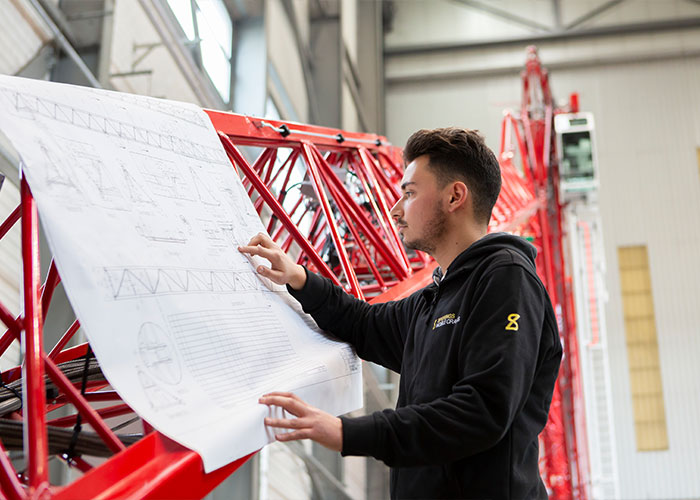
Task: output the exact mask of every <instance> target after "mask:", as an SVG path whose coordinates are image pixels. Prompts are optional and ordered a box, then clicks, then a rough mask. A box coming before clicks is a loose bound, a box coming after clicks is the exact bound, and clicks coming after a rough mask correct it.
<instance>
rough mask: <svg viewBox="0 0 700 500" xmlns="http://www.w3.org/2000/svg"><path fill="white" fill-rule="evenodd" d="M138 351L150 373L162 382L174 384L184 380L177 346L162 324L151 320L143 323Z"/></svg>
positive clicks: (139, 335)
mask: <svg viewBox="0 0 700 500" xmlns="http://www.w3.org/2000/svg"><path fill="white" fill-rule="evenodd" d="M138 351H139V357H140V358H141V361H142V362H143V364H144V365H145V366H146V368H147V369H148V371H149V373H150V374H151V375H153V376H154V377H155V378H157V379H158V380H160V381H161V382H165V383H166V384H171V385H174V384H177V383H179V382H180V380H182V369H181V368H180V362H179V361H178V359H177V355H176V354H175V346H174V345H173V344H172V341H171V340H170V338H169V337H168V334H167V333H165V331H164V330H163V329H162V328H161V327H160V326H158V325H156V324H155V323H151V322H146V323H144V324H143V325H141V328H140V330H139V334H138Z"/></svg>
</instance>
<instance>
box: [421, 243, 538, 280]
mask: <svg viewBox="0 0 700 500" xmlns="http://www.w3.org/2000/svg"><path fill="white" fill-rule="evenodd" d="M501 249H509V250H513V251H515V252H518V253H519V254H521V255H522V256H523V257H525V258H526V259H527V260H528V261H529V262H531V263H532V267H533V270H534V269H535V258H536V257H537V249H535V247H534V246H533V245H532V244H531V243H530V242H528V241H527V240H526V239H525V238H522V237H520V236H514V235H512V234H509V233H490V234H487V235H486V236H484V237H483V238H479V239H478V240H476V241H475V242H474V243H472V244H471V245H470V246H469V248H467V249H466V250H465V251H463V252H462V253H461V254H459V255H458V256H457V257H456V258H455V259H454V260H453V261H452V263H451V264H450V265H449V266H448V267H447V272H446V273H445V274H446V275H447V276H454V275H456V274H461V273H462V272H469V271H472V270H473V269H474V267H476V266H477V265H478V264H479V263H480V262H481V259H482V258H483V257H484V256H486V255H492V254H493V253H494V252H495V251H496V250H501ZM442 277H443V272H442V269H441V268H440V266H438V267H436V268H435V271H433V281H434V282H435V284H439V283H440V281H442Z"/></svg>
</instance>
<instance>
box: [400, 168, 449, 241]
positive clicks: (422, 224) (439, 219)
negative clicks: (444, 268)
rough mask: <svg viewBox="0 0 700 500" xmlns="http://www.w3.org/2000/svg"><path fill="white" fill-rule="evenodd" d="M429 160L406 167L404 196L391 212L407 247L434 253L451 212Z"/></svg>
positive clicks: (403, 180) (403, 187) (402, 184)
mask: <svg viewBox="0 0 700 500" xmlns="http://www.w3.org/2000/svg"><path fill="white" fill-rule="evenodd" d="M428 161H429V157H428V156H427V155H423V156H419V157H418V158H416V159H415V160H414V161H412V162H411V163H410V164H409V165H408V166H407V167H406V171H405V172H404V175H403V179H402V180H401V191H402V193H403V196H402V197H401V198H399V201H397V202H396V205H394V207H393V208H392V209H391V217H392V219H394V222H395V223H396V226H397V228H398V230H399V235H400V236H401V239H402V240H403V242H404V244H405V245H406V247H408V248H413V249H415V250H421V251H423V252H426V253H429V254H433V252H434V251H435V248H436V245H438V244H439V242H440V240H441V239H442V238H443V236H444V235H445V232H446V231H447V211H446V210H445V208H444V199H443V198H444V194H442V191H443V190H442V189H440V187H439V185H438V182H437V179H436V177H435V174H433V172H432V171H431V170H430V167H429V166H428Z"/></svg>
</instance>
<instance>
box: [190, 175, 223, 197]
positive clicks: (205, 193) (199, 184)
mask: <svg viewBox="0 0 700 500" xmlns="http://www.w3.org/2000/svg"><path fill="white" fill-rule="evenodd" d="M190 174H192V182H193V184H194V188H195V191H196V192H197V196H198V197H199V201H201V202H202V203H204V204H205V205H214V206H219V205H221V203H220V202H219V200H218V199H217V198H216V196H214V191H213V190H212V189H211V188H210V187H209V186H207V185H206V183H205V181H204V180H203V178H202V176H201V174H199V173H198V172H195V169H194V168H192V167H190Z"/></svg>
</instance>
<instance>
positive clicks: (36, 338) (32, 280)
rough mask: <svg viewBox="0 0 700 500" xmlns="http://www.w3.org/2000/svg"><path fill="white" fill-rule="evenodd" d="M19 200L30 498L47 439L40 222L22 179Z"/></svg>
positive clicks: (40, 475)
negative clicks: (40, 295)
mask: <svg viewBox="0 0 700 500" xmlns="http://www.w3.org/2000/svg"><path fill="white" fill-rule="evenodd" d="M20 196H21V200H22V260H23V262H24V266H23V268H24V269H23V271H24V272H23V290H24V330H23V332H24V338H23V341H24V342H23V343H24V349H25V358H24V365H23V377H24V383H25V387H26V390H25V391H24V392H23V400H24V401H23V405H22V407H23V418H24V429H25V436H26V437H25V439H26V443H27V445H26V447H25V452H26V454H27V474H28V478H29V488H30V491H31V493H30V494H31V495H35V494H36V495H40V494H41V492H43V491H45V490H46V489H47V488H48V486H49V476H48V474H49V471H48V439H47V435H46V415H45V413H44V407H45V406H46V389H45V387H44V364H43V362H42V354H43V350H42V345H41V344H42V319H41V303H40V301H39V293H38V292H39V270H40V264H39V227H38V224H39V221H38V217H37V211H36V204H35V202H34V198H32V194H31V191H30V190H29V184H27V180H26V178H25V177H24V176H22V179H21V181H20Z"/></svg>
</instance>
